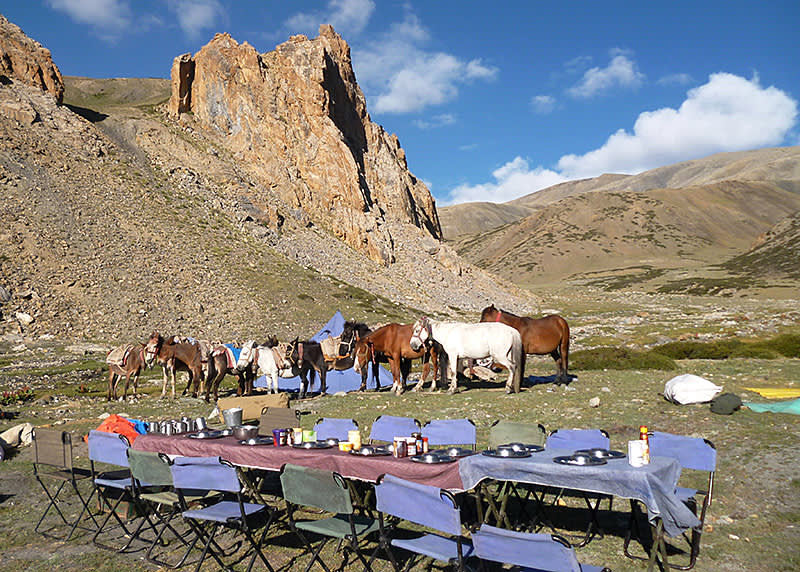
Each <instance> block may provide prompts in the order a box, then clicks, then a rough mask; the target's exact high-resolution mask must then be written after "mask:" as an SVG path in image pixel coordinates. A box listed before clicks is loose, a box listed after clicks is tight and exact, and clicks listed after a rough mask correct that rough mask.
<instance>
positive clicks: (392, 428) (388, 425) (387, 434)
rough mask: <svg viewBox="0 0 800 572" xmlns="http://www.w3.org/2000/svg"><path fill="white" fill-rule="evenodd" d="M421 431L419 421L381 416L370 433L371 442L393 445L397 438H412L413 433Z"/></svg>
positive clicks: (410, 418) (409, 418)
mask: <svg viewBox="0 0 800 572" xmlns="http://www.w3.org/2000/svg"><path fill="white" fill-rule="evenodd" d="M419 430H420V426H419V421H417V420H416V419H414V418H412V417H395V416H393V415H379V416H378V417H377V418H376V419H375V422H374V423H373V424H372V428H371V429H370V431H369V442H370V443H372V442H374V441H385V442H387V443H391V442H392V441H393V440H394V438H395V437H411V434H412V433H417V432H419Z"/></svg>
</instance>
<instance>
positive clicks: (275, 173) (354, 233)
mask: <svg viewBox="0 0 800 572" xmlns="http://www.w3.org/2000/svg"><path fill="white" fill-rule="evenodd" d="M169 109H170V112H171V113H172V114H173V116H175V117H178V116H180V115H181V114H182V113H185V112H188V111H191V112H192V113H193V115H194V119H195V121H196V123H199V124H202V125H205V126H207V127H209V128H212V129H215V130H218V131H219V132H221V133H223V134H225V136H226V137H227V143H228V146H229V147H230V148H231V149H232V150H233V151H234V152H235V153H236V154H237V155H238V157H239V158H240V159H241V163H242V165H243V166H244V168H246V169H247V170H248V172H250V173H251V174H252V176H253V177H254V178H256V179H257V180H258V181H260V183H261V184H262V185H263V186H265V187H266V188H269V189H271V190H272V191H274V192H277V193H278V195H279V196H280V197H281V198H282V199H283V200H284V201H285V202H286V203H288V204H289V205H291V206H292V207H295V208H302V209H303V210H304V211H305V212H306V213H308V215H309V217H310V219H311V220H312V221H313V222H314V223H315V224H317V225H320V226H322V227H325V228H326V229H328V230H329V231H330V232H332V233H333V234H334V235H335V236H337V237H338V238H340V239H341V240H343V241H344V242H345V243H347V244H348V245H350V246H351V247H353V248H355V249H357V250H359V251H361V252H364V253H365V254H367V255H368V256H369V257H370V258H371V259H373V260H375V261H377V262H380V263H382V264H390V263H392V262H394V261H395V244H394V242H395V241H394V238H393V236H392V234H391V233H390V232H389V230H388V229H387V224H389V223H403V224H410V225H413V226H415V227H417V228H419V229H421V231H422V233H423V235H424V236H428V237H430V238H434V239H439V238H441V234H442V233H441V227H440V225H439V219H438V217H437V214H436V209H435V205H434V200H433V198H432V197H431V194H430V192H429V191H428V189H427V188H426V187H425V185H424V184H423V183H422V182H421V181H419V180H418V179H416V178H415V177H414V176H413V175H412V174H411V173H410V172H409V171H408V167H407V164H406V158H405V153H404V152H403V149H402V148H401V147H400V142H399V141H398V139H397V137H396V136H394V135H389V134H387V133H386V132H385V131H384V130H383V128H382V127H380V126H379V125H377V124H375V123H373V122H372V121H371V119H370V117H369V114H368V113H367V107H366V102H365V100H364V94H363V93H362V92H361V89H360V88H359V87H358V84H357V83H356V79H355V74H354V73H353V67H352V64H351V60H350V48H349V46H348V45H347V43H346V42H345V41H344V40H343V39H342V38H341V36H339V35H338V34H336V32H335V31H334V30H333V28H332V27H331V26H328V25H323V26H321V27H320V34H319V37H317V38H315V39H313V40H310V39H308V38H306V37H305V36H293V37H292V38H291V39H290V40H289V41H288V42H285V43H283V44H281V45H279V46H278V47H277V48H276V49H275V50H274V51H272V52H268V53H264V54H259V53H258V52H257V51H256V50H255V48H253V47H252V46H250V45H249V44H247V43H243V44H239V43H237V42H236V41H235V40H234V39H233V38H231V37H230V36H229V35H227V34H217V35H216V36H215V37H214V38H213V39H212V40H211V42H209V43H208V44H207V45H206V46H204V47H203V48H202V49H201V50H200V51H199V52H198V53H197V54H196V55H195V56H194V57H191V56H190V55H189V54H184V55H182V56H179V57H177V58H176V59H175V61H174V63H173V69H172V97H171V99H170V103H169Z"/></svg>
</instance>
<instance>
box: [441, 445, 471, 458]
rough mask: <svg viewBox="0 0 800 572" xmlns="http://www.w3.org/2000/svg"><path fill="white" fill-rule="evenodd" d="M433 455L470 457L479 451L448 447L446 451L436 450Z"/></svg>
mask: <svg viewBox="0 0 800 572" xmlns="http://www.w3.org/2000/svg"><path fill="white" fill-rule="evenodd" d="M431 453H435V454H437V455H444V456H447V457H456V458H459V457H469V456H470V455H474V454H475V453H477V451H473V450H472V449H465V448H464V447H447V448H445V449H436V450H434V451H431Z"/></svg>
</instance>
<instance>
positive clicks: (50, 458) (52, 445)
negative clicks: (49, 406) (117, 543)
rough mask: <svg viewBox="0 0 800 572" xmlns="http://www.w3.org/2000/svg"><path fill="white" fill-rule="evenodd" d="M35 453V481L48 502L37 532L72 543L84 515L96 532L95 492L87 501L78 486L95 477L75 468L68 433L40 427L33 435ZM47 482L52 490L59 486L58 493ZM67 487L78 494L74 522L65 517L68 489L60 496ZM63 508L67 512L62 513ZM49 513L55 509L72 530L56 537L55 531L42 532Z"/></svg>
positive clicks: (37, 524)
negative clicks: (78, 507) (91, 502)
mask: <svg viewBox="0 0 800 572" xmlns="http://www.w3.org/2000/svg"><path fill="white" fill-rule="evenodd" d="M33 451H34V461H33V476H34V477H36V480H37V481H39V484H40V485H42V488H43V489H44V492H45V494H46V495H47V498H48V500H49V502H48V504H47V507H46V508H45V510H44V512H43V513H42V516H41V518H39V522H37V523H36V526H35V527H34V530H35V531H36V532H38V533H40V534H41V535H43V536H47V537H48V538H54V539H56V540H69V539H70V538H72V535H73V534H74V533H75V530H76V529H77V528H78V526H79V525H80V524H81V522H82V520H81V519H82V517H83V515H84V513H86V514H88V515H89V517H90V518H91V520H92V521H93V522H94V530H96V529H97V526H98V524H97V521H96V520H95V518H94V515H93V514H92V511H91V510H90V509H89V502H90V501H91V498H92V496H93V495H94V489H92V490H91V491H90V492H89V496H88V497H86V498H84V497H83V494H81V491H80V488H79V486H78V484H79V483H81V482H84V481H85V482H91V480H90V479H91V478H92V473H91V471H89V470H88V469H82V468H79V467H75V466H74V465H73V461H72V436H71V435H70V434H69V433H67V432H66V431H58V430H56V429H43V428H40V427H37V428H36V429H34V431H33ZM48 482H49V483H51V484H50V485H49V487H53V486H54V485H55V484H56V483H57V486H55V489H53V488H48V484H47V483H48ZM67 485H69V486H70V487H71V488H72V490H73V491H74V492H75V497H76V498H77V500H78V503H79V505H80V512H79V513H78V516H77V517H75V518H73V519H72V520H71V521H70V520H68V519H67V515H65V514H64V513H65V512H66V510H67V508H71V507H69V504H68V503H66V502H65V497H66V494H67V492H68V490H69V489H67V491H65V492H64V494H63V495H62V494H61V492H62V490H64V487H66V486H67ZM59 495H61V496H59ZM62 508H63V509H64V510H62ZM50 509H53V510H54V511H55V513H56V514H57V515H58V516H59V518H60V520H61V522H62V523H63V524H64V525H66V526H67V527H69V531H68V532H67V533H66V535H63V536H62V535H58V534H54V533H53V532H51V531H52V530H54V527H51V528H49V529H47V530H39V528H40V527H41V526H42V523H43V522H44V519H45V517H46V516H47V514H48V513H49V512H50ZM55 526H58V525H55Z"/></svg>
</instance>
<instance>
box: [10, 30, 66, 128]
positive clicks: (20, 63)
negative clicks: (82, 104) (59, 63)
mask: <svg viewBox="0 0 800 572" xmlns="http://www.w3.org/2000/svg"><path fill="white" fill-rule="evenodd" d="M0 81H2V82H3V83H6V82H8V81H12V82H13V81H19V82H21V83H24V84H27V85H30V86H33V87H37V88H39V89H41V90H42V91H45V92H48V93H50V94H52V95H53V97H55V98H56V101H57V102H58V104H59V105H60V104H61V102H62V101H63V99H64V81H63V80H62V78H61V72H60V71H58V68H57V67H56V65H55V64H54V63H53V59H52V58H51V57H50V50H48V49H46V48H44V47H43V46H42V45H41V44H40V43H39V42H37V41H36V40H33V39H31V38H29V37H28V36H26V35H25V33H24V32H23V31H22V30H21V29H20V27H19V26H17V25H16V24H12V23H11V22H9V21H8V20H7V19H6V18H5V17H3V16H2V15H0ZM12 107H13V106H12ZM20 113H21V114H22V116H23V118H22V121H23V122H30V121H29V115H30V114H29V113H27V110H22V111H20Z"/></svg>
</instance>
